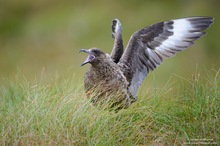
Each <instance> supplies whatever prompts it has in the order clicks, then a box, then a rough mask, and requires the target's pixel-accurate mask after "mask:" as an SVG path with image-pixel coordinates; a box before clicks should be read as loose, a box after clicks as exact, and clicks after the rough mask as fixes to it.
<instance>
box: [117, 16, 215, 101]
mask: <svg viewBox="0 0 220 146" xmlns="http://www.w3.org/2000/svg"><path fill="white" fill-rule="evenodd" d="M212 23H213V18H210V17H190V18H182V19H176V20H170V21H165V22H160V23H157V24H154V25H151V26H149V27H146V28H143V29H141V30H139V31H137V32H135V33H134V34H133V35H132V36H131V38H130V41H129V43H128V45H127V48H126V51H125V52H124V54H123V56H122V57H121V59H120V61H119V66H120V67H121V70H122V71H123V73H124V75H125V77H126V78H127V80H128V81H129V83H130V86H129V91H130V92H131V94H132V95H133V96H134V97H135V96H136V93H137V90H138V88H139V87H140V85H141V84H142V82H143V80H144V79H145V77H146V76H147V74H148V72H149V71H150V70H154V69H155V68H157V66H159V65H160V64H161V63H162V62H163V60H164V59H166V58H169V57H172V56H174V55H175V54H176V53H178V52H180V51H183V50H185V49H187V48H188V47H189V46H191V45H192V44H193V41H195V40H196V39H198V38H200V37H201V36H203V35H205V32H203V30H205V29H207V28H208V27H209V26H210V25H211V24H212Z"/></svg>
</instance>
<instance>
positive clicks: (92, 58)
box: [80, 48, 106, 66]
mask: <svg viewBox="0 0 220 146" xmlns="http://www.w3.org/2000/svg"><path fill="white" fill-rule="evenodd" d="M80 52H85V53H87V54H88V57H87V58H86V60H85V61H84V62H83V63H82V64H81V66H83V65H85V64H87V63H90V64H92V65H97V64H98V63H99V62H101V61H103V60H104V59H105V58H106V54H105V53H104V52H103V51H102V50H100V49H97V48H91V49H89V50H86V49H81V50H80Z"/></svg>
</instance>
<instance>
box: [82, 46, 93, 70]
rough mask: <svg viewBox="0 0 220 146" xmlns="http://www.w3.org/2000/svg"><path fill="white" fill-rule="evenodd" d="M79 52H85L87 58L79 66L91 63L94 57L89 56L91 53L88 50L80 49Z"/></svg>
mask: <svg viewBox="0 0 220 146" xmlns="http://www.w3.org/2000/svg"><path fill="white" fill-rule="evenodd" d="M79 52H85V53H87V54H88V57H87V58H86V60H85V61H84V62H83V63H82V64H81V66H83V65H85V64H87V63H91V61H92V60H93V59H94V58H95V56H94V55H92V54H91V52H90V51H89V50H86V49H81V50H80V51H79Z"/></svg>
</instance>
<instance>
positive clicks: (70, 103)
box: [0, 71, 220, 145]
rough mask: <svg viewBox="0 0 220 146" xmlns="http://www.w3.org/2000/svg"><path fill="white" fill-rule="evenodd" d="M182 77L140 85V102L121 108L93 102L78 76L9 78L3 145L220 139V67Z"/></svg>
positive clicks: (1, 103) (3, 92)
mask: <svg viewBox="0 0 220 146" xmlns="http://www.w3.org/2000/svg"><path fill="white" fill-rule="evenodd" d="M179 80H180V81H181V82H179V83H178V86H174V85H172V84H170V85H166V86H165V87H163V88H161V89H159V90H158V89H155V90H154V89H153V90H152V89H151V90H148V89H147V90H144V91H143V89H142V91H141V92H140V93H141V94H142V95H139V100H138V101H137V102H136V103H134V104H133V105H132V106H131V107H130V108H128V109H126V110H121V111H119V112H117V113H115V112H109V111H104V110H99V109H97V108H96V107H94V106H92V105H91V104H90V102H89V101H88V99H86V98H85V96H84V94H83V86H82V84H81V83H80V82H79V81H77V79H76V77H68V78H67V77H57V78H56V79H54V80H52V81H49V82H42V81H40V80H36V81H27V80H26V79H25V78H24V77H23V78H21V77H19V79H18V78H17V79H15V80H13V81H6V80H5V83H4V85H1V88H0V145H149V144H155V145H173V144H175V145H183V144H189V143H190V142H191V143H197V144H202V143H203V144H204V143H206V144H208V143H212V144H217V143H218V144H220V138H219V137H220V119H219V118H220V71H211V72H207V75H205V76H199V74H197V75H195V76H194V77H193V79H189V80H188V79H184V78H180V79H179ZM155 91H156V92H155Z"/></svg>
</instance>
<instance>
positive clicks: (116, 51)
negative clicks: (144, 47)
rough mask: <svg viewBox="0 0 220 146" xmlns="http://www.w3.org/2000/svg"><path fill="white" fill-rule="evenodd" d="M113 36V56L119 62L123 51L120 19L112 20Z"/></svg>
mask: <svg viewBox="0 0 220 146" xmlns="http://www.w3.org/2000/svg"><path fill="white" fill-rule="evenodd" d="M112 37H113V38H114V40H115V42H114V46H113V49H112V53H111V58H112V60H113V61H114V62H115V63H118V61H119V60H120V58H121V56H122V54H123V52H124V46H123V40H122V26H121V23H120V21H119V20H118V19H114V20H112Z"/></svg>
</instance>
